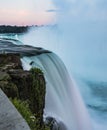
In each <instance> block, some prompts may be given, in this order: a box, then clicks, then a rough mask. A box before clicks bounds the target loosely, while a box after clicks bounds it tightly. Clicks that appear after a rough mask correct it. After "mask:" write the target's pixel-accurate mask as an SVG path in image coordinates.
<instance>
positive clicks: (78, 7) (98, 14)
mask: <svg viewBox="0 0 107 130" xmlns="http://www.w3.org/2000/svg"><path fill="white" fill-rule="evenodd" d="M63 11H64V12H66V11H67V12H69V13H70V17H71V18H70V19H73V20H78V19H79V21H81V20H84V19H85V20H86V19H87V20H90V19H91V20H103V21H105V20H107V0H81V1H80V0H0V24H12V25H16V24H17V25H34V24H37V25H42V24H50V23H55V22H56V14H57V13H59V12H63Z"/></svg>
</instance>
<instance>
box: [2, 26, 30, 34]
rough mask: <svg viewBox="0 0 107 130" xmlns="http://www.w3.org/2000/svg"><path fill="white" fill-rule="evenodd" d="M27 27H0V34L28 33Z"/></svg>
mask: <svg viewBox="0 0 107 130" xmlns="http://www.w3.org/2000/svg"><path fill="white" fill-rule="evenodd" d="M28 28H29V26H9V25H8V26H6V25H1V26H0V33H24V32H27V31H28Z"/></svg>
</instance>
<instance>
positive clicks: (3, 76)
mask: <svg viewBox="0 0 107 130" xmlns="http://www.w3.org/2000/svg"><path fill="white" fill-rule="evenodd" d="M45 86H46V83H45V79H44V76H43V73H42V71H41V70H40V69H37V68H32V69H31V70H30V71H25V70H23V68H22V64H21V61H20V55H19V54H5V53H4V54H0V88H1V89H2V90H3V91H4V93H5V94H6V95H7V96H8V98H12V99H14V98H18V99H20V100H22V101H27V102H28V103H29V107H30V110H31V111H32V113H33V114H34V115H35V118H36V119H37V122H36V123H37V126H38V129H39V130H44V124H43V109H44V105H45ZM3 121H4V120H3ZM0 125H1V124H0ZM7 130H8V129H7ZM14 130H16V129H14ZM20 130H22V129H20Z"/></svg>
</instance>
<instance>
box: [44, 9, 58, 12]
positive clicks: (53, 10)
mask: <svg viewBox="0 0 107 130" xmlns="http://www.w3.org/2000/svg"><path fill="white" fill-rule="evenodd" d="M46 12H57V10H55V9H49V10H46Z"/></svg>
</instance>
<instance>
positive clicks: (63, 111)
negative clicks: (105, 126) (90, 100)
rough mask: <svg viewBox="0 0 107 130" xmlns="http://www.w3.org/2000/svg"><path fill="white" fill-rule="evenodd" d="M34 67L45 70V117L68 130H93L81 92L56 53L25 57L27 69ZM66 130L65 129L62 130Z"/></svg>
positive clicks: (24, 61) (24, 63)
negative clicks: (51, 118)
mask: <svg viewBox="0 0 107 130" xmlns="http://www.w3.org/2000/svg"><path fill="white" fill-rule="evenodd" d="M32 61H33V64H32V65H33V66H35V67H39V68H41V69H42V70H43V72H44V74H45V78H46V86H47V87H46V104H45V111H44V115H45V116H46V117H47V116H49V117H54V118H55V119H56V120H57V121H59V122H60V121H61V122H63V123H64V124H65V126H66V128H67V130H92V125H91V122H90V119H89V116H88V113H87V111H86V108H85V106H84V103H83V101H82V98H81V96H80V93H79V91H78V90H77V87H76V85H75V83H74V81H73V80H71V79H70V76H69V74H68V72H67V70H66V68H65V66H64V64H63V62H62V61H61V60H60V59H59V58H58V56H56V55H55V54H54V53H46V54H41V55H39V56H33V57H30V58H28V57H24V58H23V60H22V63H23V65H24V68H25V69H29V68H30V66H26V64H27V65H29V64H30V63H31V62H32ZM60 130H65V129H60Z"/></svg>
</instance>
